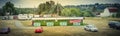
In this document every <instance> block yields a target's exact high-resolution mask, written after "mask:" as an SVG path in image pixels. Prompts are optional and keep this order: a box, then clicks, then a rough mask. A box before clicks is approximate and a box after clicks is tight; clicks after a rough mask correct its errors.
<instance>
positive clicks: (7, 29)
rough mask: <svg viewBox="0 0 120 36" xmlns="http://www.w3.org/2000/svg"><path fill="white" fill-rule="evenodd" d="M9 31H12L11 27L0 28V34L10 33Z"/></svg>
mask: <svg viewBox="0 0 120 36" xmlns="http://www.w3.org/2000/svg"><path fill="white" fill-rule="evenodd" d="M8 33H10V28H9V27H4V28H1V29H0V34H8Z"/></svg>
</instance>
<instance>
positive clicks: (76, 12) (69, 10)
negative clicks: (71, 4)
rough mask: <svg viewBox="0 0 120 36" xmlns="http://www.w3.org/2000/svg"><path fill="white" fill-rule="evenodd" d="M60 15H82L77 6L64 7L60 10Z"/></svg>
mask: <svg viewBox="0 0 120 36" xmlns="http://www.w3.org/2000/svg"><path fill="white" fill-rule="evenodd" d="M61 15H62V16H83V15H82V12H80V10H79V9H78V8H64V9H63V10H62V12H61Z"/></svg>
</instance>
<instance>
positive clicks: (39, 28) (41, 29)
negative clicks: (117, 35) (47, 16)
mask: <svg viewBox="0 0 120 36" xmlns="http://www.w3.org/2000/svg"><path fill="white" fill-rule="evenodd" d="M42 32H43V28H42V27H38V28H37V29H35V33H42Z"/></svg>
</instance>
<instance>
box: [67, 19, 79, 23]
mask: <svg viewBox="0 0 120 36" xmlns="http://www.w3.org/2000/svg"><path fill="white" fill-rule="evenodd" d="M69 22H70V23H75V22H81V20H70V21H69Z"/></svg>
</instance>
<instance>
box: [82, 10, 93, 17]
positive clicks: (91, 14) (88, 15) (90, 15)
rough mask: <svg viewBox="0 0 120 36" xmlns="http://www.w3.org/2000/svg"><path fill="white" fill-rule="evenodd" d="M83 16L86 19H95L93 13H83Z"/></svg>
mask: <svg viewBox="0 0 120 36" xmlns="http://www.w3.org/2000/svg"><path fill="white" fill-rule="evenodd" d="M83 16H84V17H94V15H93V13H92V12H87V11H83Z"/></svg>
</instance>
